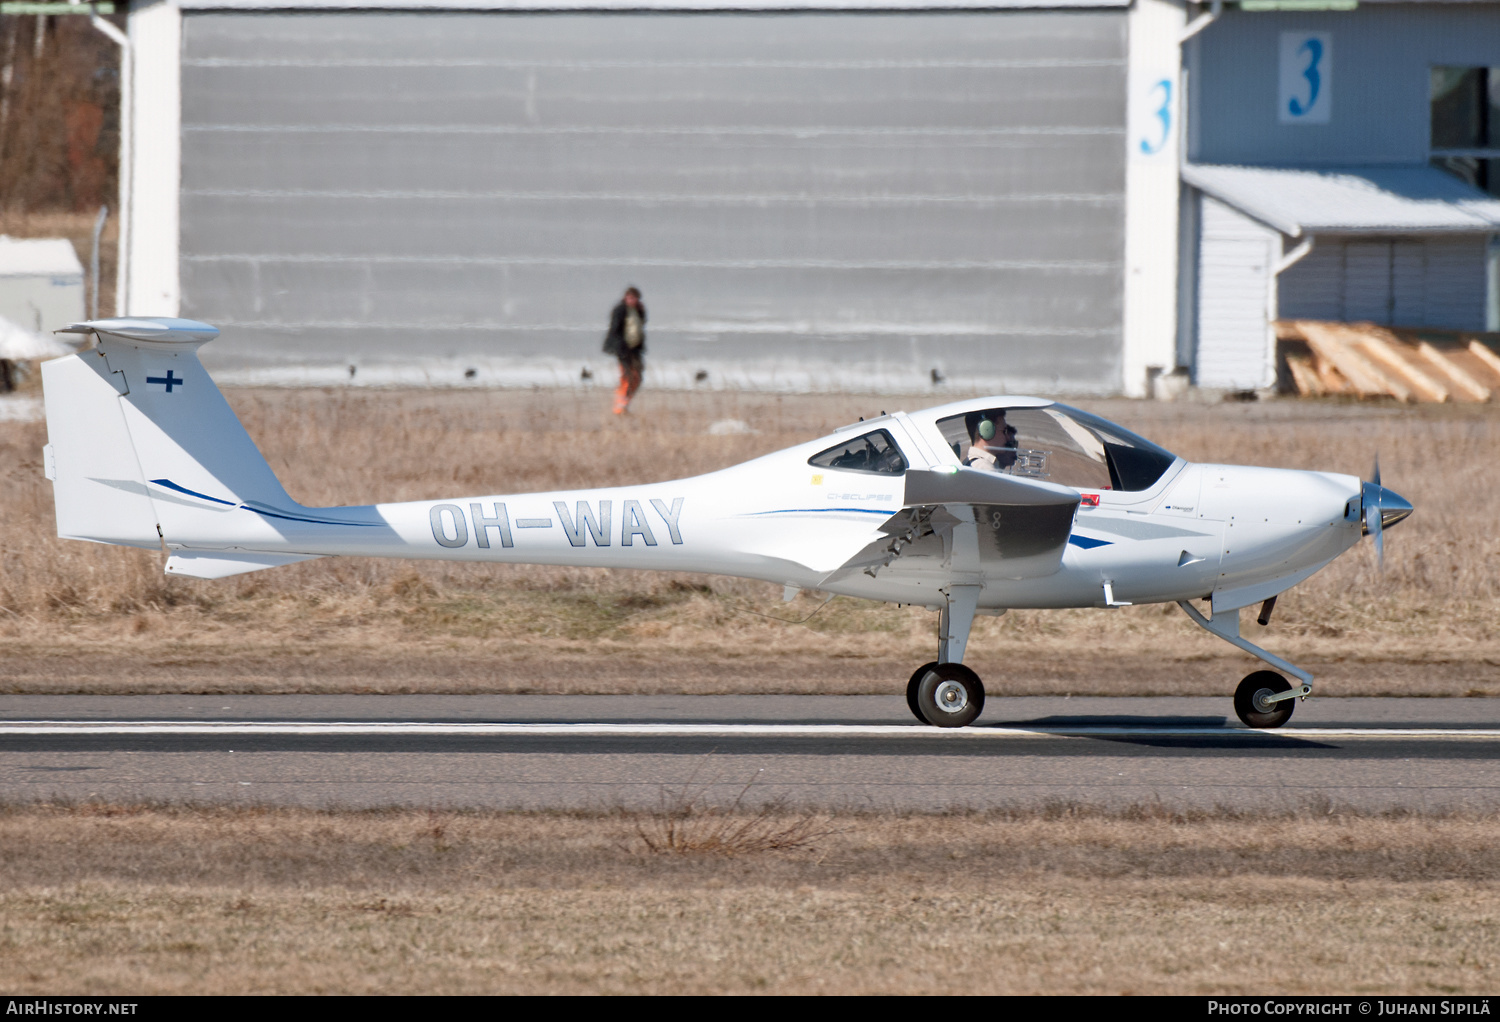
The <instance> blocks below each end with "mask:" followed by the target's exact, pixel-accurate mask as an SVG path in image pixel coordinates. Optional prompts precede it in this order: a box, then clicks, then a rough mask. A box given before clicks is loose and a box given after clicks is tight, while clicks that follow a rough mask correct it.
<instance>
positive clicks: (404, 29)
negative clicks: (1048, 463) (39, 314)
mask: <svg viewBox="0 0 1500 1022" xmlns="http://www.w3.org/2000/svg"><path fill="white" fill-rule="evenodd" d="M1124 53H1125V19H1124V14H1123V13H1122V12H1118V11H1102V12H1101V11H1091V12H1076V11H1075V12H1060V11H1011V12H994V13H984V14H953V13H901V14H890V15H885V14H880V15H876V14H856V13H846V14H831V15H828V14H821V15H799V14H760V15H728V14H700V15H670V16H669V15H660V14H623V15H546V14H528V15H517V14H413V15H393V14H379V13H369V12H356V13H341V14H331V15H290V14H284V13H250V14H224V13H188V14H187V15H186V16H185V24H184V53H183V78H182V96H183V99H182V104H183V105H182V118H183V125H182V130H183V150H182V169H183V193H182V234H181V241H182V287H183V315H185V316H192V317H196V318H201V319H205V320H208V321H210V322H214V323H219V324H222V325H224V326H226V327H227V328H230V330H232V334H231V335H230V336H232V338H233V339H234V340H235V342H236V343H235V344H234V345H233V346H232V348H233V350H232V351H230V350H228V349H229V347H230V346H226V351H224V352H221V353H219V354H220V357H223V356H224V355H226V354H227V355H231V356H232V357H236V358H240V359H244V358H251V359H278V360H285V359H289V358H290V359H305V360H312V361H316V360H325V359H343V358H353V357H361V358H380V357H394V358H411V357H426V356H453V355H458V356H463V355H498V356H516V357H527V356H538V357H550V356H557V357H566V358H584V357H590V356H594V357H597V353H598V346H599V340H600V337H601V335H602V332H603V326H604V320H605V317H606V314H607V312H608V310H609V307H610V306H611V305H612V304H613V303H614V302H615V301H616V300H617V299H618V296H619V293H620V291H621V290H623V288H624V286H625V285H626V284H627V283H634V284H636V285H638V286H640V287H641V288H642V289H643V290H644V291H645V296H646V302H647V305H648V308H649V309H650V312H651V331H650V346H651V349H652V351H653V353H654V355H655V357H658V358H664V357H665V358H682V359H704V360H731V361H733V360H740V361H765V360H768V359H787V360H797V359H807V358H813V359H822V360H830V361H845V362H848V363H849V364H851V365H853V364H857V365H859V366H861V367H864V368H869V367H872V366H876V365H893V366H908V367H910V368H911V369H912V370H913V371H914V372H920V373H922V374H924V375H925V374H926V372H927V369H928V368H929V366H931V365H943V366H945V367H946V369H947V370H948V371H949V372H950V374H954V373H957V374H961V373H962V372H964V371H965V369H966V368H969V367H973V368H974V369H976V370H978V369H982V370H983V371H984V373H985V374H986V375H1009V376H1010V378H1012V379H1017V380H1028V379H1035V380H1041V381H1054V382H1055V383H1056V384H1057V385H1060V386H1062V387H1074V386H1077V387H1085V388H1089V389H1112V388H1114V387H1116V386H1118V382H1119V371H1120V370H1119V344H1120V315H1121V286H1122V284H1121V257H1122V248H1123V230H1124V224H1123V194H1122V193H1123V182H1124V153H1125V146H1124V144H1123V124H1124V116H1125V114H1124V81H1125V65H1124Z"/></svg>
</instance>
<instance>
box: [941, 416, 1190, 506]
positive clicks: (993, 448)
mask: <svg viewBox="0 0 1500 1022" xmlns="http://www.w3.org/2000/svg"><path fill="white" fill-rule="evenodd" d="M937 425H938V429H939V430H941V431H942V434H943V439H944V440H946V441H947V442H948V444H949V446H950V447H952V448H953V453H954V454H955V455H957V457H958V459H959V461H961V462H963V463H964V464H966V465H971V466H972V467H974V468H979V469H988V470H989V471H993V472H1003V473H1005V474H1006V475H1017V476H1026V477H1029V478H1032V479H1045V480H1047V481H1048V482H1052V483H1061V484H1062V485H1064V486H1072V487H1074V488H1076V489H1084V490H1125V491H1135V490H1147V489H1150V488H1151V487H1152V486H1153V485H1154V484H1155V483H1156V481H1157V480H1158V479H1160V478H1161V477H1162V474H1163V473H1164V472H1166V470H1167V469H1168V468H1170V467H1171V466H1172V463H1173V462H1174V461H1176V460H1177V457H1176V455H1174V454H1172V453H1171V452H1170V451H1166V450H1163V449H1162V448H1160V447H1158V446H1156V445H1155V444H1153V443H1152V442H1151V441H1149V440H1146V439H1144V438H1143V437H1139V436H1136V435H1135V434H1134V433H1132V432H1130V431H1129V430H1127V429H1122V428H1121V427H1119V426H1116V425H1115V424H1114V423H1112V422H1109V421H1107V420H1105V419H1101V418H1099V417H1098V416H1097V415H1090V414H1089V413H1088V412H1082V411H1079V410H1078V409H1077V408H1070V407H1068V406H1067V405H1059V404H1052V405H1044V406H1042V407H1039V408H1038V407H996V408H984V409H974V410H971V411H969V412H966V413H964V414H960V415H950V416H948V417H947V418H943V419H939V420H938V423H937Z"/></svg>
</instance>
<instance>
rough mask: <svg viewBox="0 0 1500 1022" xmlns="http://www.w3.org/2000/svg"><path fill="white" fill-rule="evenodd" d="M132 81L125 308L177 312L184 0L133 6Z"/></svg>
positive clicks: (124, 222) (124, 218) (121, 302)
mask: <svg viewBox="0 0 1500 1022" xmlns="http://www.w3.org/2000/svg"><path fill="white" fill-rule="evenodd" d="M128 35H129V37H130V57H131V59H130V62H129V66H130V81H129V83H128V87H127V89H126V90H125V92H126V94H127V95H128V96H129V100H128V104H127V107H126V117H125V124H124V125H123V128H124V131H125V132H126V133H127V134H128V136H129V143H128V145H127V146H122V149H123V150H125V151H126V153H127V157H126V159H127V160H128V166H127V167H123V168H121V175H120V177H121V191H122V193H123V201H122V203H121V207H122V213H121V220H120V249H121V260H120V276H119V290H118V293H119V298H118V300H117V310H118V312H119V313H120V314H121V315H125V316H176V315H177V314H178V310H179V308H180V306H181V286H180V283H179V276H178V265H177V249H178V222H179V213H178V209H179V206H178V203H179V190H180V186H181V181H182V144H181V124H182V64H181V52H182V12H181V11H180V10H179V9H178V7H177V3H176V0H157V2H155V3H150V4H146V5H139V6H137V5H132V6H131V10H130V20H129V24H128Z"/></svg>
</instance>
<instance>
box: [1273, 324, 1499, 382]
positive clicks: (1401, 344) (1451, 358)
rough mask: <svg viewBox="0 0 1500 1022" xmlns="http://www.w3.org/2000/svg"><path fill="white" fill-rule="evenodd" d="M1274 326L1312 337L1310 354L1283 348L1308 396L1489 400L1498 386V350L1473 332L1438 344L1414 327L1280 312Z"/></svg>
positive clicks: (1295, 337) (1297, 337) (1294, 337)
mask: <svg viewBox="0 0 1500 1022" xmlns="http://www.w3.org/2000/svg"><path fill="white" fill-rule="evenodd" d="M1421 333H1422V334H1429V335H1430V334H1432V333H1434V332H1433V331H1421ZM1276 334H1277V337H1278V338H1279V339H1281V340H1284V341H1302V342H1303V343H1305V344H1306V345H1307V349H1308V352H1309V354H1300V353H1288V354H1287V355H1286V365H1287V369H1288V370H1289V371H1290V373H1291V377H1292V382H1293V383H1294V384H1295V386H1296V388H1297V392H1298V393H1299V394H1302V395H1304V396H1308V397H1321V396H1323V395H1328V394H1348V395H1354V396H1357V397H1394V398H1396V399H1397V400H1398V401H1437V402H1442V401H1488V400H1490V399H1491V397H1493V396H1494V395H1495V394H1496V393H1500V355H1496V354H1495V352H1494V351H1493V350H1492V349H1491V348H1490V347H1489V346H1488V345H1486V344H1484V343H1483V342H1482V341H1480V340H1479V339H1478V338H1475V337H1465V336H1463V335H1461V334H1455V335H1453V338H1452V343H1443V344H1442V345H1441V346H1437V345H1434V344H1432V343H1430V342H1429V341H1428V340H1426V339H1424V338H1423V337H1421V336H1418V334H1417V332H1416V331H1399V332H1398V331H1394V330H1390V329H1387V328H1386V327H1381V326H1376V325H1375V324H1374V323H1334V322H1328V321H1324V320H1310V319H1298V320H1282V321H1280V322H1278V323H1277V324H1276ZM1403 334H1404V335H1405V336H1402V335H1403Z"/></svg>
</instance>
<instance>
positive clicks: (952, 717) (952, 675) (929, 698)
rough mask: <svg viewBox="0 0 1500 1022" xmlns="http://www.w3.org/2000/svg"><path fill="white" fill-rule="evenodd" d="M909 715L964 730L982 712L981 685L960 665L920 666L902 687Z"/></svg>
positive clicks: (936, 664)
mask: <svg viewBox="0 0 1500 1022" xmlns="http://www.w3.org/2000/svg"><path fill="white" fill-rule="evenodd" d="M906 704H907V705H908V706H910V707H911V712H912V715H913V716H915V717H916V718H917V719H918V720H920V721H921V722H922V723H924V724H932V725H934V726H936V727H967V726H968V725H970V724H972V723H974V721H975V720H976V719H978V717H979V715H980V714H981V713H983V712H984V683H983V682H981V681H980V680H979V675H977V674H975V673H974V672H973V671H971V670H969V669H968V668H967V667H965V666H964V665H963V664H940V663H937V662H933V663H930V664H923V665H922V666H921V667H918V668H917V671H916V673H915V674H913V675H912V676H911V681H909V682H907V684H906Z"/></svg>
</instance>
